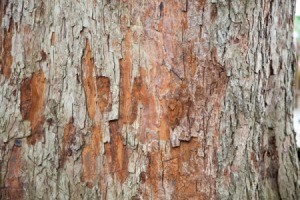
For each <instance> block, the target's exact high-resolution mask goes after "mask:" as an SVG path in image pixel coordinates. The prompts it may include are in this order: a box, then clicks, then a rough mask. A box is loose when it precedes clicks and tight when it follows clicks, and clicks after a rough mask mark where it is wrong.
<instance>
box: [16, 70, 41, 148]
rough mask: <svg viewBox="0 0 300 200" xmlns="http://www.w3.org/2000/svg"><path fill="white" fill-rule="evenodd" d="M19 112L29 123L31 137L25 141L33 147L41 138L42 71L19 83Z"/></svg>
mask: <svg viewBox="0 0 300 200" xmlns="http://www.w3.org/2000/svg"><path fill="white" fill-rule="evenodd" d="M20 92H21V102H20V110H21V114H22V118H23V120H28V121H30V128H31V135H30V136H29V137H28V138H27V141H28V142H29V143H30V144H32V145H34V144H35V143H36V142H37V141H38V140H41V138H42V137H43V124H44V121H45V117H44V114H43V113H44V95H45V77H44V73H43V71H42V70H40V71H38V72H36V73H34V74H33V75H32V77H31V78H26V79H24V80H23V81H22V83H21V89H20Z"/></svg>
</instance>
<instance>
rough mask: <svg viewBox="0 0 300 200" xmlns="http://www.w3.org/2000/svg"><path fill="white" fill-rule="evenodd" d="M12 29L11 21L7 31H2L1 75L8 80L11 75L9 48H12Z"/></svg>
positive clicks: (12, 23)
mask: <svg viewBox="0 0 300 200" xmlns="http://www.w3.org/2000/svg"><path fill="white" fill-rule="evenodd" d="M13 28H14V22H13V21H12V20H11V21H10V24H9V29H8V30H5V31H4V39H3V47H2V48H3V50H2V63H1V74H3V75H4V77H5V78H6V79H9V78H10V73H11V65H12V56H11V47H12V36H13Z"/></svg>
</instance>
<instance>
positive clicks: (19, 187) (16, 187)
mask: <svg viewBox="0 0 300 200" xmlns="http://www.w3.org/2000/svg"><path fill="white" fill-rule="evenodd" d="M21 174H22V150H21V148H19V147H16V146H14V147H13V149H12V151H11V157H10V159H9V161H8V164H7V172H6V175H5V180H4V184H5V187H3V188H1V196H0V197H1V199H22V198H23V183H22V181H21Z"/></svg>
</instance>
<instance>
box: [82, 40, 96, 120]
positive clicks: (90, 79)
mask: <svg viewBox="0 0 300 200" xmlns="http://www.w3.org/2000/svg"><path fill="white" fill-rule="evenodd" d="M82 66H83V87H84V92H85V96H86V106H87V110H88V114H89V116H90V118H91V119H94V117H95V112H96V86H95V78H94V76H93V71H94V59H93V57H92V52H91V46H90V43H89V41H88V40H86V46H85V50H84V56H83V60H82Z"/></svg>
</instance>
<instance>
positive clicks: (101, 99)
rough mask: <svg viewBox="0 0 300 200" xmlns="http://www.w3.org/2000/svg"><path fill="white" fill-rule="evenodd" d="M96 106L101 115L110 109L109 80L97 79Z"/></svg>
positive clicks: (103, 77) (101, 77) (102, 77)
mask: <svg viewBox="0 0 300 200" xmlns="http://www.w3.org/2000/svg"><path fill="white" fill-rule="evenodd" d="M96 83H97V90H98V106H99V109H100V112H101V113H104V112H105V111H106V112H107V111H109V110H110V109H111V102H110V101H111V96H110V80H109V78H107V77H105V76H100V77H97V80H96Z"/></svg>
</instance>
